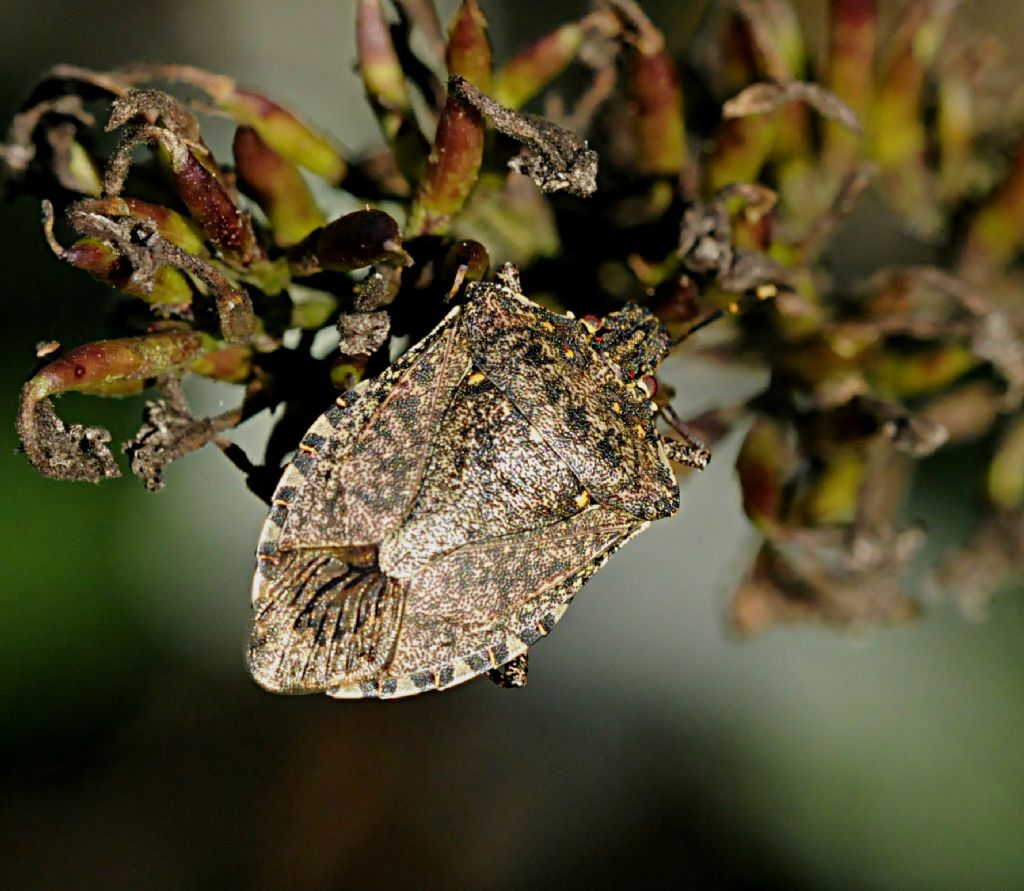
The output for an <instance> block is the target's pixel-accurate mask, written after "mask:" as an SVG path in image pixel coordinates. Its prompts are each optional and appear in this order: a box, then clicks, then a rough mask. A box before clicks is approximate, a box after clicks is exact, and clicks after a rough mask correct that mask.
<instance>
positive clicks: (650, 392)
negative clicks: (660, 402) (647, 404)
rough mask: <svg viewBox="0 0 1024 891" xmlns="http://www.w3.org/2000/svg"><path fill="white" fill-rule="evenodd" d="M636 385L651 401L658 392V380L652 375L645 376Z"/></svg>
mask: <svg viewBox="0 0 1024 891" xmlns="http://www.w3.org/2000/svg"><path fill="white" fill-rule="evenodd" d="M636 383H637V386H638V387H639V388H640V389H641V390H643V391H644V393H646V394H647V398H648V399H653V398H654V394H655V393H657V392H658V379H657V378H656V377H655V376H654V375H653V374H645V375H644V376H643V377H642V378H640V380H638V381H637V382H636Z"/></svg>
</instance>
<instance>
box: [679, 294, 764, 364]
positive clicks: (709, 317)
mask: <svg viewBox="0 0 1024 891" xmlns="http://www.w3.org/2000/svg"><path fill="white" fill-rule="evenodd" d="M778 293H779V288H778V286H777V285H773V284H767V283H766V284H763V285H758V286H757V288H756V289H755V290H754V294H753V296H754V299H755V300H757V301H761V300H769V299H771V298H772V297H774V296H775V295H776V294H778ZM745 304H747V305H749V301H748V300H733V301H731V302H729V303H727V304H726V305H725V306H720V307H719V308H718V309H713V310H712V311H711V312H709V313H706V314H705V315H704V316H702V317H701V318H699V319H697V321H696V322H694V323H693V324H692V325H690V327H689V328H687V329H686V330H685V331H684V332H683V333H682V334H680V335H679V336H678V337H677V338H676V339H675V340H673V341H672V343H670V344H669V350H674V349H675V348H676V347H677V346H679V344H681V343H682V342H683V341H684V340H688V339H689V338H690V337H692V336H693V335H694V334H696V333H697V332H698V331H700V330H701V328H706V327H707V326H708V325H710V324H711V323H712V322H717V321H718V320H719V319H720V318H722V317H723V316H735V315H739V314H740V312H741V311H742V310H743V309H744V305H745Z"/></svg>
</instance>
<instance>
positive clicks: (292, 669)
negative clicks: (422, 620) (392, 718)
mask: <svg viewBox="0 0 1024 891" xmlns="http://www.w3.org/2000/svg"><path fill="white" fill-rule="evenodd" d="M261 593H262V595H263V596H262V602H261V604H260V606H259V609H258V612H257V615H256V621H255V624H254V626H253V633H252V638H251V640H250V643H249V670H250V671H251V672H252V676H253V677H254V678H255V679H256V681H257V682H258V683H259V684H260V685H261V686H262V687H264V688H266V689H268V690H273V691H275V692H278V693H306V692H310V691H313V690H324V689H326V688H327V687H329V686H331V685H332V684H337V683H340V682H343V681H344V680H346V679H352V678H368V677H372V676H373V675H375V674H376V673H377V672H378V671H379V670H380V669H381V668H382V667H383V666H384V665H386V664H387V663H388V661H389V660H390V658H391V655H392V653H393V652H394V648H395V641H396V640H397V638H398V629H399V625H400V624H401V620H402V607H403V603H404V595H405V591H404V585H403V583H401V582H397V581H395V580H393V579H389V578H387V577H386V576H385V575H384V574H383V573H382V572H381V571H380V570H379V569H378V568H377V567H376V565H375V564H374V563H373V549H372V548H365V549H356V550H354V551H351V552H346V551H343V550H338V551H333V552H332V551H326V550H322V549H320V548H316V549H309V550H296V551H288V552H285V553H283V554H282V555H281V557H280V560H279V563H278V565H277V566H276V567H275V572H274V573H273V574H272V576H271V577H270V578H269V579H268V580H267V582H266V584H265V586H264V587H263V589H262V592H261Z"/></svg>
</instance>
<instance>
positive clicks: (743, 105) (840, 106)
mask: <svg viewBox="0 0 1024 891" xmlns="http://www.w3.org/2000/svg"><path fill="white" fill-rule="evenodd" d="M790 102H803V103H805V104H806V105H809V106H810V107H811V108H813V109H814V110H815V111H816V112H818V113H819V114H820V115H822V116H824V117H826V118H828V119H829V120H832V121H835V122H836V123H839V124H842V125H843V126H844V127H846V128H848V129H849V130H852V131H853V132H854V133H860V132H861V130H862V126H861V122H860V117H859V116H858V115H857V112H855V111H854V110H853V109H852V108H850V106H849V105H847V104H846V103H845V102H843V100H842V99H840V98H839V97H838V96H836V94H835V93H832V92H831V91H829V90H826V89H825V88H824V87H822V86H820V85H818V84H815V83H807V82H805V81H799V80H793V81H787V82H785V83H759V84H753V85H751V86H749V87H747V88H746V89H745V90H743V91H742V92H741V93H739V95H737V96H734V97H733V98H732V99H730V100H729V101H728V102H726V103H725V105H723V106H722V117H724V118H726V119H729V118H743V117H749V116H750V115H755V114H769V113H770V112H773V111H776V110H777V109H779V108H781V107H782V106H783V105H786V104H788V103H790Z"/></svg>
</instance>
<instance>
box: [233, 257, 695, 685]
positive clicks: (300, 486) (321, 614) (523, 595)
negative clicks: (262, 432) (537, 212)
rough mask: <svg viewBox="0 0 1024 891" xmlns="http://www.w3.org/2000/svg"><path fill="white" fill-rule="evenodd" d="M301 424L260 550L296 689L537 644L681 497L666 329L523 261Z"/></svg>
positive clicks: (447, 679)
mask: <svg viewBox="0 0 1024 891" xmlns="http://www.w3.org/2000/svg"><path fill="white" fill-rule="evenodd" d="M499 278H500V281H499V282H497V283H494V282H488V283H477V284H473V285H470V286H469V288H468V289H467V297H466V300H465V302H464V303H463V304H462V305H460V306H457V307H456V308H454V309H453V310H452V311H451V312H450V313H449V314H448V315H447V317H446V318H445V319H444V320H443V321H442V322H441V323H440V324H439V325H438V326H437V327H436V328H435V329H434V330H433V331H432V332H431V333H430V334H429V335H428V336H427V337H426V338H424V339H423V340H422V341H421V342H420V343H418V344H417V345H415V346H414V347H412V348H411V349H410V350H408V352H406V353H405V354H404V355H403V356H402V357H401V358H400V359H398V360H397V361H396V362H395V363H393V364H392V365H391V366H390V367H389V368H388V369H387V370H386V371H385V372H384V373H383V374H381V375H380V376H379V377H377V378H375V379H373V380H368V381H365V382H363V383H362V384H360V385H359V386H358V387H356V388H355V389H354V390H352V391H350V392H347V393H345V394H343V395H342V396H340V397H339V398H338V400H337V402H336V404H335V405H333V406H331V408H330V409H329V410H328V411H327V412H326V413H324V414H323V415H321V417H320V418H319V419H318V420H317V421H316V423H314V424H313V426H312V427H311V428H310V430H309V432H308V433H307V434H306V435H305V437H304V438H303V440H302V442H301V443H300V445H299V448H298V450H297V452H296V454H295V457H294V459H293V460H292V462H291V464H290V465H289V466H288V467H287V469H286V470H285V472H284V475H283V476H282V478H281V481H280V483H279V484H278V487H277V491H276V492H275V494H274V497H273V501H272V507H271V511H270V515H269V517H268V518H267V521H266V523H265V525H264V527H263V533H262V536H261V538H260V543H259V548H258V554H257V557H258V568H257V573H256V577H255V580H254V583H253V592H252V601H253V607H254V609H255V611H256V618H255V625H254V628H253V633H252V639H251V641H250V647H249V666H250V670H251V671H252V674H253V677H254V678H255V679H256V681H257V682H258V683H259V684H260V685H261V686H263V687H264V688H266V689H268V690H272V691H275V692H281V693H307V692H326V693H327V694H328V695H330V696H336V697H343V698H351V697H381V698H385V697H387V698H390V697H400V696H410V695H413V694H416V693H421V692H424V691H426V690H438V689H445V688H447V687H451V686H453V685H455V684H460V683H463V682H464V681H467V680H469V679H471V678H473V677H475V676H477V675H480V674H485V673H490V675H491V677H492V679H494V680H496V681H498V682H499V683H502V684H504V685H510V686H515V685H521V684H522V683H523V682H524V681H525V668H526V661H525V659H526V652H527V649H528V648H529V647H531V646H533V644H535V643H536V642H537V641H539V640H540V639H541V638H542V637H544V636H545V635H546V634H547V633H548V632H549V631H550V630H551V629H552V628H553V627H554V625H555V623H556V622H557V621H558V619H559V618H560V617H561V615H562V613H563V612H564V611H565V609H566V607H567V606H568V605H569V603H570V602H571V600H572V598H573V595H574V594H575V593H576V592H577V591H578V590H579V588H580V587H581V586H582V585H583V584H584V582H586V581H587V579H588V578H590V576H591V575H593V573H594V572H595V571H597V570H598V569H599V568H600V567H601V566H602V565H603V564H604V562H605V561H606V560H607V559H608V558H609V557H610V556H611V555H612V554H613V553H614V552H615V551H616V550H617V549H618V548H620V547H622V545H623V544H625V543H626V542H627V541H628V540H629V539H630V538H632V537H633V536H634V535H636V534H637V533H639V532H641V531H642V530H643V529H645V528H646V527H647V526H648V525H649V524H650V523H651V522H652V521H653V520H659V519H661V518H663V517H668V516H671V515H672V514H674V513H675V512H676V510H677V508H678V505H679V489H678V485H677V483H676V480H675V477H674V475H673V472H672V469H671V466H670V464H669V459H670V457H671V458H672V459H673V460H677V461H680V462H681V463H685V464H689V465H691V466H696V467H703V466H704V465H705V464H706V463H707V458H708V453H707V451H706V450H705V449H704V448H703V447H702V446H700V444H699V443H697V442H695V441H693V440H691V441H689V442H680V441H676V440H668V439H666V438H663V437H662V436H661V434H660V433H659V432H658V431H657V429H656V427H655V420H656V412H657V408H656V407H655V405H654V403H653V402H652V401H651V398H650V388H649V386H645V382H646V381H647V380H649V379H645V375H649V374H651V373H652V372H653V371H654V370H655V369H656V368H657V366H658V364H659V363H660V362H661V360H662V359H663V358H664V357H665V355H666V354H667V352H668V350H669V347H670V338H669V334H668V332H667V331H666V329H665V328H664V327H663V326H662V325H661V324H660V323H659V322H658V320H657V319H656V318H655V317H654V316H653V315H651V314H650V313H649V312H648V311H647V310H645V309H642V308H641V307H639V306H636V305H633V304H630V305H627V306H626V307H625V308H623V309H622V310H620V311H618V312H614V313H611V314H610V315H609V316H608V317H607V318H606V319H605V320H604V322H603V324H602V326H601V327H600V329H598V330H596V331H595V328H596V325H595V323H594V322H593V321H591V320H589V319H585V320H577V319H574V318H572V317H570V316H561V315H557V314H554V313H552V312H549V311H548V310H546V309H544V308H542V307H540V306H538V305H537V304H535V303H533V302H532V301H530V300H528V299H527V298H526V297H524V296H523V295H522V293H521V292H520V291H519V288H518V280H517V276H516V274H515V272H514V270H512V268H511V267H506V270H505V271H504V274H503V275H501V276H500V277H499Z"/></svg>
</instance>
